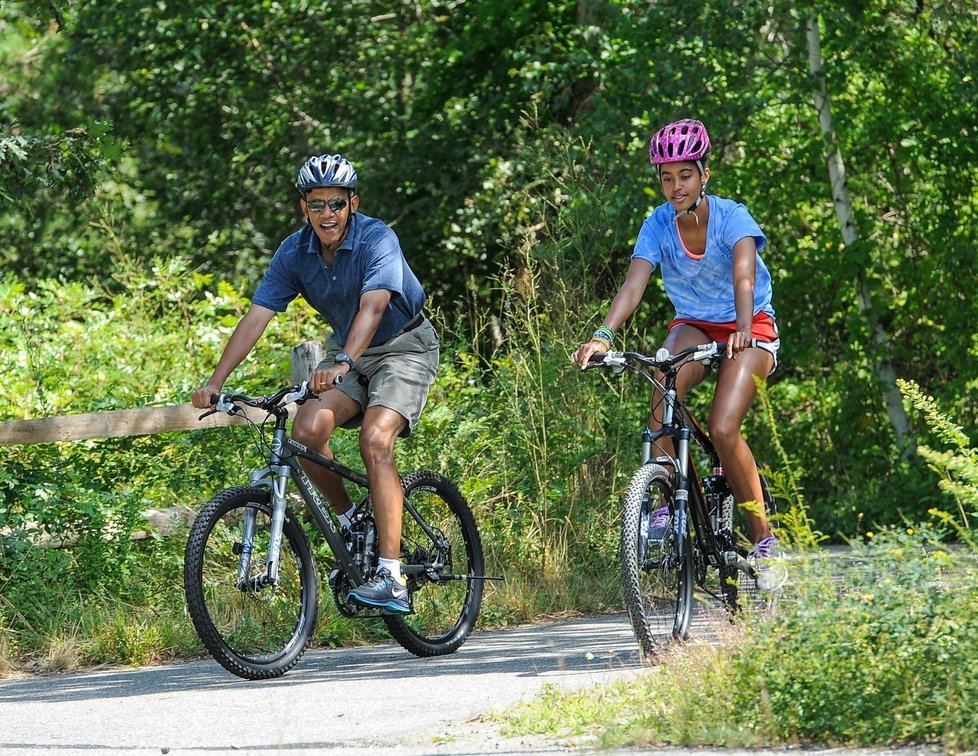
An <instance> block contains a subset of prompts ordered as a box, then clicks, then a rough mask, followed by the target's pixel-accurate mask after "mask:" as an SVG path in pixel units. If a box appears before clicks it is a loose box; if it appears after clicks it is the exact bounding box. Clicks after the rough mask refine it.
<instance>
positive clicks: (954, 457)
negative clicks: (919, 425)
mask: <svg viewBox="0 0 978 756" xmlns="http://www.w3.org/2000/svg"><path fill="white" fill-rule="evenodd" d="M899 385H900V390H901V391H902V392H903V395H904V397H906V399H907V400H908V401H909V402H910V404H911V405H912V406H913V407H914V408H915V409H916V410H917V411H918V412H920V413H921V414H922V415H923V416H924V420H925V421H926V423H927V425H928V427H929V428H930V430H931V433H932V435H933V436H934V437H935V438H936V439H937V440H938V441H940V442H942V443H943V444H946V445H947V446H949V447H950V448H949V449H945V450H935V449H932V448H930V447H929V446H921V447H919V448H918V450H917V451H918V453H919V454H920V456H921V457H922V458H923V459H924V460H925V461H926V462H927V463H928V465H929V466H930V468H931V469H932V470H934V471H935V472H936V473H938V475H940V481H939V485H940V487H941V490H942V491H944V492H946V493H947V494H948V495H950V496H952V497H953V498H954V501H955V502H956V503H957V505H958V512H959V514H960V518H961V520H960V524H961V526H963V527H964V528H968V527H970V522H969V519H968V518H969V516H970V517H978V511H976V510H975V509H974V507H976V506H978V449H976V448H975V447H974V446H971V442H970V440H969V439H968V437H967V436H966V435H965V434H964V431H962V429H961V427H960V426H958V425H956V424H954V423H953V422H952V421H951V419H950V418H949V417H948V416H947V415H946V414H944V413H943V412H941V410H940V409H939V408H938V406H937V403H936V402H935V401H934V399H933V398H932V397H930V396H927V395H926V394H925V393H924V392H923V391H922V390H921V388H920V386H918V385H917V384H916V383H914V382H912V381H899ZM966 507H969V508H971V509H970V510H966V509H965V508H966Z"/></svg>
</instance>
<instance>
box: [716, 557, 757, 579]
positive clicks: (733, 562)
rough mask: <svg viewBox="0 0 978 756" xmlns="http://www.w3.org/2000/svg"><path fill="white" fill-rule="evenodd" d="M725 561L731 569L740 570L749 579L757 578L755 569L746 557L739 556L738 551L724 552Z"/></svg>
mask: <svg viewBox="0 0 978 756" xmlns="http://www.w3.org/2000/svg"><path fill="white" fill-rule="evenodd" d="M723 560H724V561H725V562H726V563H727V565H728V566H729V567H736V568H737V569H738V570H740V571H741V572H743V573H744V574H745V575H747V576H748V577H756V574H755V572H754V568H753V567H752V566H751V563H750V562H748V561H747V560H746V559H744V557H742V556H741V555H740V554H738V553H737V552H736V551H725V552H723Z"/></svg>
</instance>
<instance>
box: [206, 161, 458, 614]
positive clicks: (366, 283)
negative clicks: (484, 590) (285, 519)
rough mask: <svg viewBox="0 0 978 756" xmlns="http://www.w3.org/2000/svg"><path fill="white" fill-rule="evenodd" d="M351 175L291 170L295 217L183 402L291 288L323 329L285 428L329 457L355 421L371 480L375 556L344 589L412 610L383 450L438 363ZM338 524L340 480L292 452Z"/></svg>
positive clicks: (227, 370) (216, 383)
mask: <svg viewBox="0 0 978 756" xmlns="http://www.w3.org/2000/svg"><path fill="white" fill-rule="evenodd" d="M358 185H359V180H358V177H357V172H356V170H355V169H354V167H353V165H352V164H351V163H350V162H349V161H348V160H347V159H346V158H344V157H342V156H341V155H329V154H327V155H318V156H313V157H310V158H309V159H308V160H307V161H306V162H305V163H304V164H303V166H302V167H301V168H300V170H299V175H298V178H297V180H296V189H298V191H299V195H300V198H299V207H300V208H301V210H302V214H303V216H304V218H305V220H306V223H305V225H304V226H303V228H302V229H300V230H299V231H296V232H295V233H293V234H291V235H290V236H289V237H287V238H286V239H285V240H284V241H283V242H282V243H281V245H280V246H279V248H278V250H277V251H276V252H275V254H274V255H273V257H272V259H271V261H270V262H269V265H268V270H267V271H266V272H265V275H264V277H263V278H262V280H261V282H260V283H259V285H258V288H257V290H256V291H255V294H254V296H253V297H252V300H251V307H250V308H249V309H248V312H247V313H245V315H244V317H242V319H241V320H240V322H239V323H238V325H237V326H236V327H235V330H234V333H232V335H231V338H230V339H229V340H228V343H227V345H226V346H225V348H224V352H223V354H222V355H221V359H220V360H219V362H218V364H217V367H216V368H215V369H214V372H213V374H212V375H211V377H210V380H208V382H207V385H205V386H203V387H202V388H200V389H198V390H197V391H195V392H194V393H193V397H192V401H193V405H194V406H195V407H197V408H199V409H207V408H209V407H210V402H211V397H212V396H215V395H218V394H220V393H221V389H222V387H223V386H224V383H225V381H226V380H227V378H228V376H229V375H230V374H231V372H232V371H233V370H234V369H235V368H236V367H237V366H238V365H239V364H240V363H241V361H242V360H244V359H245V357H247V356H248V354H249V353H250V352H251V350H252V349H253V348H254V346H255V344H256V343H257V342H258V339H259V338H260V337H261V335H262V333H264V331H265V328H266V327H267V326H268V323H269V322H270V321H271V319H272V317H273V316H274V315H275V313H277V312H285V310H286V308H287V307H288V305H289V303H290V302H291V301H292V300H293V299H295V298H296V297H297V296H299V295H302V297H303V298H304V299H305V300H306V301H307V302H308V303H309V304H310V305H312V307H313V308H314V309H315V310H316V311H317V312H318V313H319V314H320V315H321V316H322V317H323V319H324V320H325V321H326V323H327V324H328V325H329V327H330V329H331V333H330V334H329V335H328V337H327V339H326V357H325V359H324V360H323V361H322V362H320V363H319V365H317V366H316V368H315V369H314V370H313V371H312V374H311V376H310V378H309V387H310V388H311V389H312V390H313V391H314V392H316V393H317V394H318V397H317V398H316V399H315V400H312V401H308V402H306V403H305V404H303V405H302V407H301V408H300V409H299V411H298V413H297V414H296V417H295V421H294V422H293V425H292V437H293V438H294V439H295V440H296V441H298V442H299V443H302V444H304V445H306V446H308V447H309V448H310V449H313V450H315V451H317V452H320V453H321V454H323V455H325V456H327V457H330V458H333V453H332V451H331V450H330V447H329V439H330V437H331V436H332V435H333V431H334V430H335V429H336V428H337V427H340V426H343V427H351V426H355V425H360V455H361V457H362V458H363V462H364V465H365V467H366V471H367V477H368V479H369V481H370V493H371V498H372V500H373V507H374V515H375V518H376V524H377V533H378V536H379V540H380V562H379V567H378V569H377V571H376V574H375V575H374V576H373V578H372V579H371V580H370V581H368V582H367V583H366V584H365V585H362V586H360V587H359V588H356V589H354V590H353V591H351V592H350V593H349V599H350V600H353V601H355V602H357V603H359V604H361V605H364V606H371V607H377V608H380V609H382V610H383V611H387V612H392V613H397V614H407V613H410V611H411V606H410V601H409V598H408V591H407V588H406V584H405V580H404V578H403V577H402V576H401V566H400V543H401V519H402V514H403V506H404V499H403V496H402V492H401V479H400V475H399V474H398V472H397V467H396V465H395V461H394V442H395V440H396V439H397V437H398V436H407V435H409V434H410V432H411V429H412V428H413V427H414V426H415V424H416V423H417V422H418V418H419V417H420V415H421V411H422V409H423V408H424V405H425V402H426V400H427V397H428V391H429V389H430V387H431V384H432V382H433V381H434V378H435V373H436V371H437V369H438V359H439V345H438V337H437V335H436V333H435V329H434V327H433V326H432V324H431V323H430V322H429V321H428V319H427V318H426V317H425V316H424V314H423V313H422V306H423V304H424V301H425V292H424V289H423V288H422V286H421V283H420V282H419V281H418V278H417V277H416V276H415V274H414V272H413V271H412V270H411V268H410V267H409V265H408V264H407V261H406V260H405V258H404V254H403V252H402V251H401V246H400V243H399V241H398V239H397V236H396V234H395V233H394V231H393V230H392V229H391V228H390V227H389V226H387V224H385V223H384V222H383V221H380V220H378V219H376V218H371V217H369V216H366V215H363V214H362V213H359V212H358V209H359V206H360V195H359V194H358ZM303 468H304V469H305V471H306V473H307V474H308V475H309V477H310V479H312V481H313V483H315V484H316V486H317V487H318V488H319V489H320V490H321V491H322V492H323V493H324V494H325V495H326V498H327V499H328V500H329V502H330V505H331V506H332V508H333V510H334V511H335V512H336V513H337V514H338V515H339V519H340V522H341V523H342V524H343V525H344V526H346V527H348V526H349V525H350V518H351V517H352V516H353V514H354V512H355V507H354V505H353V502H352V501H351V499H350V495H349V493H347V491H346V489H345V488H344V486H343V482H342V480H341V479H340V478H339V477H337V476H336V475H335V474H334V473H331V472H329V471H327V470H324V469H323V468H321V467H319V466H316V465H312V464H307V463H305V462H304V463H303Z"/></svg>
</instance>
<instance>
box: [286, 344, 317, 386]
mask: <svg viewBox="0 0 978 756" xmlns="http://www.w3.org/2000/svg"><path fill="white" fill-rule="evenodd" d="M322 359H323V345H322V344H321V343H319V342H318V341H304V342H302V343H301V344H299V346H297V347H292V355H291V357H290V358H289V364H290V365H291V366H292V382H293V383H302V382H303V381H307V380H309V376H310V375H311V374H312V371H313V368H315V367H316V365H318V364H319V363H320V361H321V360H322Z"/></svg>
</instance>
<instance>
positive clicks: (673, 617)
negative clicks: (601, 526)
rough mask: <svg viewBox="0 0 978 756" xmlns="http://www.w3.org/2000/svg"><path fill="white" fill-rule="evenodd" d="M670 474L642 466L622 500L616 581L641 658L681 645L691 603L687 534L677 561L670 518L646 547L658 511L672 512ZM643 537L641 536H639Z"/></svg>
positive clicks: (690, 610) (691, 580)
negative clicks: (663, 647) (667, 645)
mask: <svg viewBox="0 0 978 756" xmlns="http://www.w3.org/2000/svg"><path fill="white" fill-rule="evenodd" d="M672 501H673V487H672V482H671V481H670V478H669V473H668V472H667V471H666V469H665V468H664V467H662V466H660V465H656V464H647V465H644V466H642V467H641V468H640V469H639V470H638V471H637V472H636V473H635V474H634V475H633V476H632V479H631V481H630V483H629V485H628V491H627V493H626V495H625V504H624V506H623V508H622V518H621V543H620V557H621V579H622V587H623V590H624V597H625V607H626V608H627V610H628V619H629V622H630V623H631V626H632V632H633V633H634V634H635V639H636V640H637V641H638V644H639V648H640V649H641V651H642V654H643V655H644V656H646V657H655V656H656V654H657V652H658V649H659V647H660V645H663V644H665V643H669V642H671V641H673V640H676V641H681V640H685V639H686V637H687V636H688V634H689V625H690V620H691V617H692V601H693V582H694V575H693V554H692V543H691V539H690V537H689V532H688V530H687V531H686V532H684V533H683V534H682V536H681V537H682V538H683V539H684V543H683V549H682V552H683V556H682V557H680V556H679V550H678V545H679V544H678V543H677V541H676V538H677V536H676V533H675V532H674V528H673V524H672V517H670V520H669V526H668V528H667V530H666V534H665V535H664V536H663V538H662V540H661V541H659V542H655V541H651V540H650V539H649V537H648V536H649V534H648V532H647V531H648V523H649V522H650V520H651V516H652V513H653V512H654V511H655V510H656V509H657V508H658V507H660V506H662V505H664V504H665V505H668V506H669V509H670V512H674V511H675V510H674V507H673V503H672ZM643 531H644V532H643Z"/></svg>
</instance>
